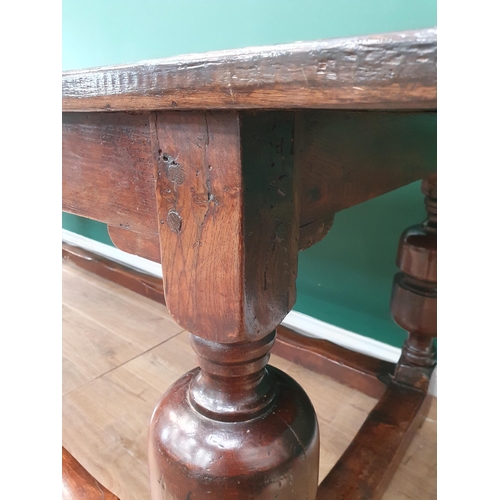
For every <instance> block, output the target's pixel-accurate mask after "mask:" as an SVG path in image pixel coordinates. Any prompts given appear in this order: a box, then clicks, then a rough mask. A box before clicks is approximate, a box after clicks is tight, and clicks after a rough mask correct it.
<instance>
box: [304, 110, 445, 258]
mask: <svg viewBox="0 0 500 500" xmlns="http://www.w3.org/2000/svg"><path fill="white" fill-rule="evenodd" d="M294 148H295V165H296V167H297V168H299V169H300V171H301V174H302V175H301V189H300V248H301V249H304V248H308V247H310V246H311V245H313V244H315V243H317V242H318V241H320V240H321V239H322V238H323V237H324V236H326V234H327V233H328V231H329V229H330V227H331V225H332V223H333V218H334V214H336V213H338V212H340V211H342V210H344V209H346V208H349V207H352V206H354V205H357V204H359V203H362V202H364V201H366V200H369V199H371V198H375V197H376V196H380V195H382V194H384V193H387V192H389V191H392V190H393V189H396V188H398V187H401V186H404V185H406V184H409V183H410V182H414V181H417V180H420V179H422V178H423V177H425V176H426V175H428V174H430V173H432V172H434V171H435V169H436V150H437V144H436V114H435V113H393V112H392V113H389V112H386V113H384V112H366V111H335V112H332V111H327V110H318V111H312V110H308V111H297V112H296V118H295V142H294Z"/></svg>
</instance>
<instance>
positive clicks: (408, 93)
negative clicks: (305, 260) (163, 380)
mask: <svg viewBox="0 0 500 500" xmlns="http://www.w3.org/2000/svg"><path fill="white" fill-rule="evenodd" d="M435 106H436V32H435V30H423V31H419V32H412V33H399V34H389V35H381V36H369V37H358V38H355V39H344V40H335V41H331V40H327V41H324V42H312V43H299V44H292V45H288V46H282V47H278V48H277V47H273V48H267V49H257V50H255V49H254V50H249V51H234V52H224V53H217V54H209V55H205V56H196V55H195V56H191V57H185V58H177V59H172V60H166V61H156V62H154V63H151V62H149V63H144V64H139V65H130V66H122V67H113V68H97V69H94V70H90V71H83V72H79V71H76V72H67V73H65V74H64V75H63V109H64V110H65V111H78V113H65V114H64V115H63V172H64V173H63V207H64V209H65V210H67V211H70V212H72V213H76V214H78V215H83V216H86V217H91V218H94V219H97V220H101V221H103V222H106V223H107V224H108V225H109V226H112V227H111V229H110V234H111V236H112V238H113V240H114V241H116V242H117V245H118V246H119V247H121V248H122V249H125V250H128V251H132V252H133V253H137V254H139V255H144V256H147V257H148V258H152V257H153V260H160V261H161V264H162V269H163V281H164V287H163V288H164V293H165V299H166V303H167V305H168V307H169V309H170V312H171V314H172V315H173V317H174V318H175V319H176V321H177V322H178V323H179V324H180V325H181V326H182V327H184V328H186V329H188V330H189V331H190V332H192V333H193V334H195V335H193V337H192V341H193V347H194V349H195V351H196V353H197V355H198V359H199V363H200V368H198V369H196V370H193V371H191V372H189V373H187V374H186V375H185V376H184V377H182V378H181V379H180V380H179V381H177V382H176V383H175V384H174V385H173V386H172V387H171V388H170V389H169V390H168V391H167V393H166V394H165V395H164V397H162V399H161V400H160V402H159V404H158V406H157V408H156V410H155V412H154V415H153V419H152V422H151V426H150V434H149V462H150V470H151V489H152V495H153V499H154V500H160V499H162V500H167V499H168V500H181V499H182V500H202V499H203V500H204V499H206V498H209V497H214V498H219V499H220V500H226V499H227V500H229V499H248V498H254V499H256V500H257V499H258V500H268V499H271V498H273V499H275V498H282V499H284V500H293V499H295V500H305V499H309V500H313V498H314V497H315V494H316V490H317V477H318V460H319V447H318V434H317V429H318V428H317V422H316V417H315V414H314V410H313V408H312V406H311V404H310V402H309V400H308V398H307V396H306V395H305V393H304V392H303V391H302V389H301V388H300V387H299V386H298V385H297V384H296V383H295V382H294V381H293V380H291V379H290V378H289V377H288V376H287V375H285V374H283V373H282V372H280V371H279V370H276V369H274V368H272V367H268V366H267V361H268V357H269V351H270V349H271V347H272V344H273V342H274V338H275V333H274V330H275V328H276V327H277V325H278V324H279V323H280V321H281V320H282V319H283V318H284V316H285V315H286V314H287V313H288V312H289V310H290V309H291V307H292V306H293V303H294V301H295V277H296V273H297V252H298V250H299V248H301V247H307V246H309V245H310V244H312V243H314V242H316V241H318V240H319V239H321V238H322V237H323V236H324V235H325V234H326V231H327V230H328V228H329V227H330V225H331V222H332V220H333V215H334V213H335V212H336V211H338V210H341V209H342V208H346V207H348V206H351V205H353V204H356V203H359V202H361V201H363V200H365V199H369V198H371V197H373V196H376V195H378V194H381V193H383V192H386V191H388V190H390V189H394V188H396V187H399V186H400V185H404V184H406V183H408V182H411V181H412V180H414V179H416V178H418V176H421V175H423V173H428V170H429V168H432V167H433V166H434V162H433V161H429V162H425V161H424V162H422V158H425V156H424V155H423V153H422V150H423V148H425V147H427V146H428V145H429V141H428V140H426V139H425V138H424V139H423V140H422V138H420V139H419V138H416V137H415V136H414V135H412V130H410V131H406V132H404V131H403V129H404V127H402V128H401V127H400V126H399V125H398V124H397V122H392V118H393V117H394V116H396V115H393V116H390V115H387V114H384V117H385V118H384V119H383V120H381V121H379V122H377V121H375V117H374V115H373V116H372V115H368V114H365V115H349V114H345V113H344V114H336V115H334V114H333V113H335V112H334V111H329V112H328V111H321V112H317V113H316V112H313V111H310V110H309V111H304V112H302V111H300V112H296V111H292V109H293V108H316V109H322V108H324V109H328V108H344V109H346V108H347V109H349V108H350V109H364V110H368V109H370V110H371V109H376V108H379V109H430V110H435ZM171 108H175V109H176V111H175V112H174V111H161V110H165V109H171ZM256 108H265V109H267V110H268V111H265V112H260V113H259V112H251V111H248V110H251V109H256ZM279 108H281V109H283V110H282V111H277V109H279ZM181 109H183V110H195V111H182V112H180V111H179V110H181ZM207 109H210V110H211V111H203V110H207ZM237 109H241V110H242V111H236V110H237ZM120 110H126V111H128V113H109V114H107V113H95V114H88V115H87V114H84V113H80V112H83V111H120ZM143 111H147V112H148V113H146V114H143ZM298 113H302V114H298ZM328 113H332V114H328ZM349 116H350V117H352V118H354V117H355V116H356V118H355V119H353V120H350V122H349V123H350V124H351V125H352V124H353V123H354V124H356V123H357V122H356V120H357V119H358V118H359V117H361V116H364V119H365V124H366V123H372V124H373V125H372V126H369V127H368V128H366V127H364V126H363V124H362V123H361V122H359V123H358V126H357V128H356V126H354V128H353V127H352V126H351V127H349V126H348V125H347V119H350V118H349ZM343 117H344V118H345V117H347V118H346V121H344V122H342V120H343V119H344V118H343ZM332 118H335V119H336V120H337V122H336V123H335V124H333V121H332V120H331V119H332ZM372 119H373V121H371V120H372ZM362 120H363V119H362ZM362 120H361V121H362ZM400 123H401V122H400ZM360 124H361V126H359V125H360ZM363 130H364V132H363ZM405 134H406V135H405ZM431 135H432V134H431ZM394 137H396V138H397V139H396V140H395V142H396V145H394V142H393V141H394ZM389 138H390V139H389ZM366 139H369V140H366ZM419 141H420V142H419ZM332 144H333V146H332ZM361 145H362V146H361ZM316 160H319V161H316ZM301 175H305V176H306V180H305V182H302V183H301V179H300V177H301ZM325 187H330V189H324V188H325ZM429 193H431V194H432V189H431V190H430V191H429ZM431 194H429V197H428V200H430V201H429V202H428V206H431V205H432V203H433V199H434V198H432V195H431ZM431 211H432V210H431ZM429 220H430V221H431V222H432V218H431V217H430V218H429ZM424 226H425V227H424V228H423V229H422V231H423V232H425V234H426V235H428V234H430V233H432V231H431V226H432V224H430V223H429V222H428V223H426V225H424ZM301 227H302V235H300V228H301ZM413 236H414V235H413V233H412V234H410V233H408V237H407V238H406V240H405V243H404V245H403V251H402V255H403V258H402V260H401V269H402V272H403V273H404V274H402V275H400V276H399V277H398V278H397V279H396V286H395V293H394V300H393V314H394V317H395V319H396V321H398V322H399V323H400V324H401V325H402V326H403V327H405V328H407V329H408V330H409V331H410V339H409V341H408V343H407V345H406V347H405V352H404V354H403V358H402V360H401V363H400V364H399V365H398V368H397V370H396V377H395V381H396V382H395V383H394V384H393V385H391V386H389V388H388V389H387V391H386V392H385V393H384V396H383V397H382V400H381V401H380V403H379V405H377V407H376V409H375V410H374V411H373V412H372V413H371V414H370V416H369V418H368V419H367V422H366V423H365V425H364V426H363V428H362V429H361V431H360V433H359V434H358V435H357V437H356V439H355V440H354V442H353V443H352V444H351V446H350V447H349V449H348V450H347V451H346V453H345V454H344V456H343V457H342V458H341V460H340V461H339V463H338V464H337V466H336V467H335V468H334V470H333V471H332V473H331V474H330V475H329V476H328V477H327V479H326V480H325V482H324V483H323V485H322V487H321V491H322V493H321V494H320V499H321V498H331V497H332V495H333V494H334V495H335V498H343V499H347V498H350V499H354V498H359V499H361V498H365V499H367V498H379V497H380V495H381V494H382V491H383V489H384V488H385V486H386V485H387V483H388V481H389V479H390V476H391V475H392V473H393V471H394V470H395V467H396V466H397V461H398V458H399V457H400V456H402V453H403V452H404V449H405V446H406V444H407V443H408V442H409V439H410V437H411V435H412V432H413V431H414V429H415V426H416V424H417V422H418V418H419V416H421V415H422V414H423V413H425V408H426V397H425V395H424V392H423V391H418V390H415V389H414V388H411V389H410V388H408V387H406V388H405V387H404V385H408V384H409V385H413V386H415V387H417V388H420V389H422V388H424V386H425V381H426V379H425V376H426V375H427V374H428V373H430V370H431V369H432V367H431V366H429V359H430V358H429V355H428V352H427V351H426V349H427V347H426V346H427V345H428V339H429V338H430V333H431V332H430V329H431V326H432V325H431V324H430V323H429V322H428V320H427V319H425V318H424V317H423V316H425V314H426V312H427V311H429V310H430V309H429V307H431V308H432V305H431V304H432V302H431V301H429V298H431V299H432V297H429V295H430V294H431V290H430V288H432V283H433V281H432V279H431V280H429V277H430V274H429V269H430V268H429V269H427V271H425V272H424V273H423V274H419V273H420V272H422V266H421V265H417V266H416V267H415V266H414V264H415V262H416V260H415V259H416V258H417V260H418V258H419V256H420V253H419V252H420V250H418V251H416V253H415V251H414V250H413V248H414V247H415V248H417V247H418V248H421V247H419V245H418V244H417V245H413V244H412V243H411V242H410V240H411V239H412V238H413ZM417 236H419V237H420V236H421V234H420V233H419V234H418V235H417ZM299 237H300V239H301V241H300V242H299ZM417 239H419V238H417ZM424 239H425V238H424ZM158 241H159V251H158V245H157V242H158ZM424 246H425V245H424ZM425 251H426V250H425ZM425 251H424V253H425ZM427 253H429V252H427ZM407 257H409V258H410V259H408V258H407ZM90 265H91V264H89V266H90ZM106 273H107V274H108V275H115V276H117V275H119V274H120V271H119V269H117V268H116V267H111V268H108V270H107V271H106ZM431 277H432V276H431ZM120 279H122V278H120ZM128 286H130V287H132V286H134V285H133V284H131V283H130V282H128ZM139 288H140V289H141V290H142V291H145V290H146V289H147V286H146V284H144V283H142V285H141V286H140V287H139ZM157 291H158V290H157V289H155V293H156V292H157ZM422 292H424V293H422ZM288 347H289V345H288V346H287V348H288ZM323 348H324V346H323ZM313 350H314V357H310V358H308V360H309V361H308V362H311V363H313V364H314V363H315V362H316V361H317V360H318V359H321V357H322V350H321V349H313ZM424 351H425V352H424ZM422 353H423V355H422ZM350 359H351V363H350V365H349V367H350V369H351V372H353V373H354V372H356V366H357V364H358V363H359V364H361V365H362V363H360V362H359V360H356V359H354V357H351V358H350ZM323 360H324V358H323ZM329 366H330V369H332V371H334V372H336V373H337V376H341V375H340V374H342V373H344V372H342V371H341V370H337V366H336V365H335V363H333V364H330V365H329ZM407 367H409V368H410V370H409V371H408V370H407ZM373 370H376V367H373ZM422 373H423V374H424V375H425V376H424V377H423V378H422V377H420V378H418V376H417V377H416V376H415V374H417V375H421V374H422ZM372 374H373V372H372ZM354 379H355V380H356V382H355V384H360V385H363V383H364V381H366V380H367V379H366V378H364V377H363V376H361V375H359V374H358V373H356V376H355V377H354ZM422 380H423V381H424V383H422ZM382 447H383V448H382ZM325 495H326V496H325ZM356 495H357V496H356Z"/></svg>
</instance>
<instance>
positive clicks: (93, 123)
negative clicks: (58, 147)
mask: <svg viewBox="0 0 500 500" xmlns="http://www.w3.org/2000/svg"><path fill="white" fill-rule="evenodd" d="M62 166H63V169H62V195H63V207H62V208H63V210H64V211H66V212H70V213H73V214H76V215H82V216H84V217H88V218H90V219H95V220H98V221H101V222H105V223H106V224H109V225H113V226H117V227H122V228H125V229H129V230H131V231H137V232H139V233H144V234H146V235H155V234H157V233H158V228H157V220H156V203H155V196H154V178H153V162H152V158H151V145H150V134H149V118H148V116H147V115H142V114H127V113H112V114H103V113H94V114H75V113H73V114H72V113H63V124H62Z"/></svg>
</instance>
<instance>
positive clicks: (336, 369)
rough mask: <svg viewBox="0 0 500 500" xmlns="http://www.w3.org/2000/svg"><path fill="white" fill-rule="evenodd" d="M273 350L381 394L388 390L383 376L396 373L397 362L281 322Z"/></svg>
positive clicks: (369, 393) (365, 391) (355, 386)
mask: <svg viewBox="0 0 500 500" xmlns="http://www.w3.org/2000/svg"><path fill="white" fill-rule="evenodd" d="M277 331H278V336H277V338H276V343H275V345H274V348H273V352H274V353H275V354H276V355H277V356H280V357H282V358H284V359H288V360H290V361H292V362H293V363H296V364H298V365H301V366H304V367H305V368H307V369H309V370H311V371H313V372H316V373H320V374H322V375H326V376H327V377H331V378H333V379H334V380H337V381H338V382H340V383H341V384H344V385H346V386H348V387H352V388H353V389H357V390H358V391H360V392H362V393H363V394H366V395H367V396H370V397H372V398H380V397H381V396H382V394H383V393H384V392H385V390H386V384H385V383H384V380H385V381H387V380H388V379H389V375H392V374H393V373H394V366H395V365H394V363H389V362H387V361H381V360H379V359H376V358H372V357H370V356H366V355H364V354H360V353H357V352H354V351H350V350H349V349H344V348H343V347H340V346H338V345H335V344H333V343H332V342H329V341H328V340H321V339H313V338H310V337H306V336H304V335H300V334H298V333H296V332H294V331H293V330H290V329H289V328H286V327H284V326H282V325H280V326H279V327H278V329H277Z"/></svg>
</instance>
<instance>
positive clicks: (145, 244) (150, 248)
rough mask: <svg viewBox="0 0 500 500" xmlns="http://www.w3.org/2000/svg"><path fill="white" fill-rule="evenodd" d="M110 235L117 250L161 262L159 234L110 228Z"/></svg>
mask: <svg viewBox="0 0 500 500" xmlns="http://www.w3.org/2000/svg"><path fill="white" fill-rule="evenodd" d="M153 218H155V217H154V216H153ZM108 234H109V237H110V239H111V241H112V242H113V245H115V247H116V248H119V249H120V250H123V251H124V252H127V253H131V254H133V255H138V256H139V257H143V258H145V259H149V260H152V261H153V262H158V263H160V262H161V257H160V240H159V236H158V233H155V234H141V233H137V232H135V231H129V230H128V229H124V228H121V227H114V226H108Z"/></svg>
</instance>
